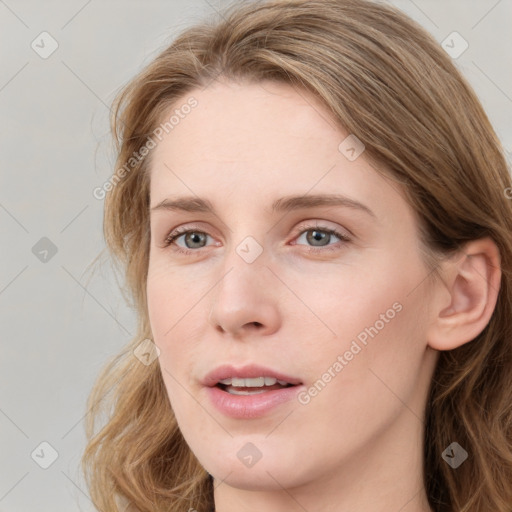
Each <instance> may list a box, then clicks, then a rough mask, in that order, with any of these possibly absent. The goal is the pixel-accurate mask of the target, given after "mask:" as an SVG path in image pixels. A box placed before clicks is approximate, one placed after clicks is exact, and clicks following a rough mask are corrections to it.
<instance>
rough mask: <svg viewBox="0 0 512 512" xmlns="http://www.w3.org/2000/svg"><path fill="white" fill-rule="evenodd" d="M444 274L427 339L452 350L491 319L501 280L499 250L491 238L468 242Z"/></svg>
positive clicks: (482, 328) (474, 336)
mask: <svg viewBox="0 0 512 512" xmlns="http://www.w3.org/2000/svg"><path fill="white" fill-rule="evenodd" d="M441 273H442V282H440V283H439V285H438V286H439V289H438V290H436V292H438V293H436V294H434V296H435V297H436V298H437V299H433V300H434V301H436V300H437V302H438V303H437V302H434V304H433V306H434V307H432V308H431V312H432V314H433V315H435V316H434V317H433V318H432V320H431V323H430V326H429V329H428V332H427V342H428V345H429V346H430V347H431V348H433V349H436V350H452V349H454V348H457V347H459V346H461V345H463V344H465V343H467V342H469V341H471V340H473V339H475V338H476V337H477V336H478V335H479V334H480V333H481V332H482V331H483V330H484V329H485V327H486V326H487V324H488V323H489V321H490V319H491V316H492V313H493V312H494V308H495V306H496V302H497V300H498V292H499V289H500V282H501V259H500V254H499V249H498V247H497V246H496V244H495V242H494V241H493V240H492V239H491V238H489V237H486V238H482V239H479V240H473V241H471V242H468V243H467V244H466V245H465V246H464V248H463V249H462V250H461V252H460V253H458V254H457V255H456V257H455V258H454V259H453V260H451V261H449V262H446V263H445V264H443V268H442V270H441ZM436 286H437V285H436ZM447 292H448V293H447ZM447 295H448V297H447ZM447 301H448V305H446V303H447Z"/></svg>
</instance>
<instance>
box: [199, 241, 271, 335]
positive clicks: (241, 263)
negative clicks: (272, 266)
mask: <svg viewBox="0 0 512 512" xmlns="http://www.w3.org/2000/svg"><path fill="white" fill-rule="evenodd" d="M233 234H234V236H236V234H235V233H234V232H233ZM266 256H267V255H266V252H265V250H264V248H263V246H262V244H260V242H258V241H257V240H256V239H255V238H254V237H252V236H246V237H243V238H242V239H241V241H239V242H238V243H233V244H232V245H231V247H230V248H229V250H228V251H227V252H226V253H225V256H224V261H223V265H222V271H221V276H220V281H219V282H218V283H217V286H215V290H214V291H213V293H212V299H211V300H212V302H211V312H210V317H209V318H210V322H212V323H213V324H214V325H216V326H221V327H222V328H223V330H225V331H232V332H235V331H237V330H239V329H241V328H243V326H244V325H247V324H251V325H254V324H255V323H257V324H261V325H264V326H266V328H267V329H268V328H270V329H274V328H275V327H276V324H277V319H278V314H277V298H276V296H275V293H273V292H272V290H271V288H270V286H269V279H271V278H272V273H271V272H270V270H269V269H268V268H267V266H266V264H267V261H268V258H267V257H266Z"/></svg>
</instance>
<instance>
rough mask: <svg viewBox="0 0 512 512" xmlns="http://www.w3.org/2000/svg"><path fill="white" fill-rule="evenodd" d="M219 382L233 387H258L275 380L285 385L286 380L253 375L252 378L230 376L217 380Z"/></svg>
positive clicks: (272, 382)
mask: <svg viewBox="0 0 512 512" xmlns="http://www.w3.org/2000/svg"><path fill="white" fill-rule="evenodd" d="M219 382H220V383H221V384H225V385H226V386H235V387H240V388H241V387H246V388H259V387H262V386H273V385H274V384H275V383H276V382H277V383H278V384H281V386H286V385H287V384H288V382H286V381H284V380H278V379H276V378H274V377H255V378H252V379H241V378H238V377H231V378H229V379H223V380H220V381H219Z"/></svg>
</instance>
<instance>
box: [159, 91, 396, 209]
mask: <svg viewBox="0 0 512 512" xmlns="http://www.w3.org/2000/svg"><path fill="white" fill-rule="evenodd" d="M191 98H193V99H194V101H195V102H196V106H195V107H194V108H193V109H187V111H188V113H187V114H182V115H181V116H179V122H178V123H177V124H175V125H174V127H173V129H172V130H170V131H169V133H167V134H165V135H164V136H163V139H162V141H161V142H159V143H158V144H157V147H156V148H155V149H154V150H153V152H154V153H153V154H152V165H151V170H150V173H151V195H152V200H151V203H152V205H154V204H156V203H157V202H159V201H161V200H163V199H165V198H166V197H168V195H170V194H172V195H185V194H186V195H188V196H190V195H191V194H196V195H198V196H201V197H208V198H209V199H210V200H211V202H212V203H215V202H217V201H218V202H222V200H224V201H225V200H226V199H228V198H229V200H230V201H231V202H233V201H234V202H236V201H239V202H240V205H243V204H247V202H248V201H251V202H252V201H254V200H256V199H257V198H262V199H265V198H266V199H267V200H268V202H270V201H272V199H275V198H277V197H281V196H284V195H289V194H302V195H303V194H307V193H308V191H312V192H313V191H314V192H315V193H343V194H345V195H347V196H349V197H350V196H351V197H354V198H360V199H361V200H362V199H363V198H364V199H366V201H367V202H368V200H371V201H372V203H374V204H375V208H372V209H374V211H375V210H378V206H377V204H380V205H381V206H382V207H383V208H385V207H386V206H387V205H389V206H390V207H392V206H393V205H396V200H397V196H398V198H399V199H400V197H399V191H398V186H397V185H396V184H393V183H390V180H388V179H386V178H384V177H383V176H382V175H381V174H380V173H378V172H377V171H376V169H375V168H374V167H373V166H372V165H370V164H369V162H368V161H367V160H366V159H365V158H364V152H363V153H362V154H361V156H360V157H359V158H356V159H355V160H352V161H351V160H349V159H347V157H346V155H345V154H344V153H343V151H342V149H343V148H344V145H346V144H345V141H346V140H347V137H349V136H350V134H349V133H347V132H345V131H343V129H341V128H340V127H338V126H337V125H336V124H335V122H334V120H333V118H332V117H331V116H330V114H329V111H328V110H327V108H326V107H325V106H324V105H323V104H322V103H321V102H320V100H319V99H318V98H316V97H314V96H313V95H312V94H310V93H308V92H307V91H302V90H297V89H295V88H293V87H292V86H290V85H287V84H281V83H273V82H262V83H250V84H239V83H232V82H226V83H214V84H212V85H210V86H209V87H208V88H206V89H205V90H200V89H196V90H194V91H191V92H190V93H188V94H186V95H184V96H183V97H182V98H180V99H179V100H178V101H176V102H175V103H174V105H173V107H172V109H171V110H170V111H169V112H167V113H166V114H165V116H164V119H165V118H169V117H170V115H172V113H173V112H175V110H176V109H179V108H180V105H184V104H187V102H189V100H190V99H191ZM340 145H341V146H340ZM340 147H341V149H340ZM345 149H346V148H345ZM393 196H394V197H393ZM402 206H403V205H402Z"/></svg>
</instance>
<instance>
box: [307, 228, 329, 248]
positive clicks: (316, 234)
mask: <svg viewBox="0 0 512 512" xmlns="http://www.w3.org/2000/svg"><path fill="white" fill-rule="evenodd" d="M311 233H312V235H311V236H310V235H308V242H311V241H314V242H321V241H322V240H324V241H325V240H327V237H328V236H330V235H329V234H328V233H323V232H322V231H317V230H312V231H311ZM321 245H325V244H321Z"/></svg>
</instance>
